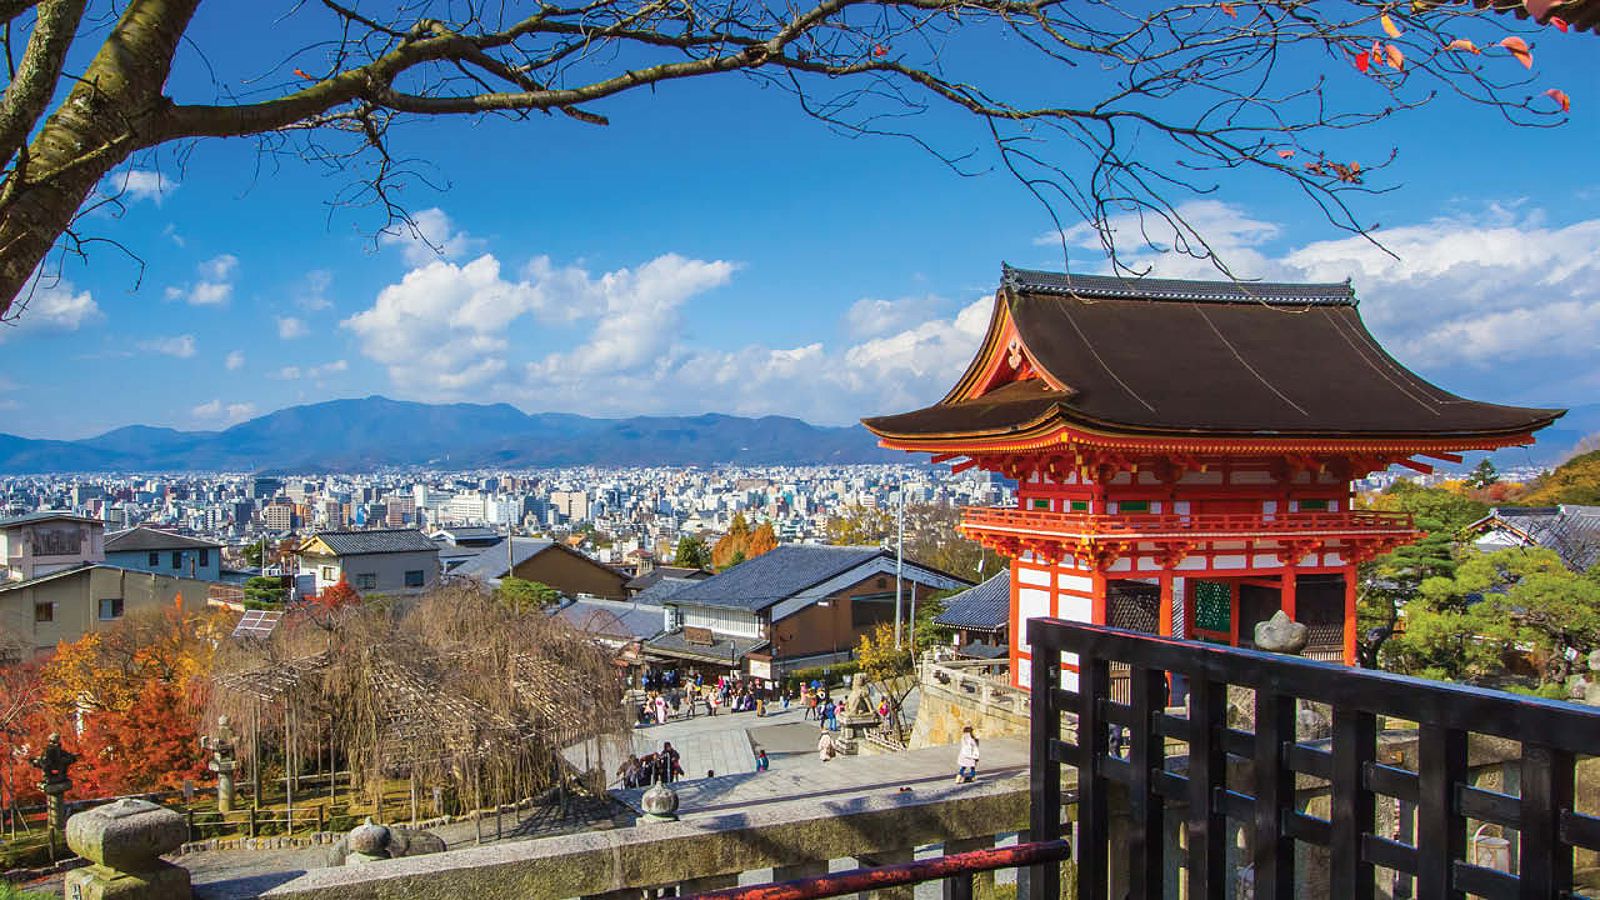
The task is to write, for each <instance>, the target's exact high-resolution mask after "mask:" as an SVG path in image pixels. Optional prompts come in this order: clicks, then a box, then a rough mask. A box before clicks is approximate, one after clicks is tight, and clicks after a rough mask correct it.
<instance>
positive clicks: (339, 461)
mask: <svg viewBox="0 0 1600 900" xmlns="http://www.w3.org/2000/svg"><path fill="white" fill-rule="evenodd" d="M909 459H910V458H909V457H908V456H907V455H906V454H903V453H891V452H890V451H887V450H883V449H881V448H879V447H878V446H877V444H876V442H875V440H874V439H873V437H872V435H871V434H869V433H868V432H867V430H866V429H864V428H862V427H860V426H852V427H825V426H818V425H812V424H809V423H807V422H802V421H801V420H799V419H793V418H787V417H784V416H763V417H761V418H747V417H742V416H727V415H720V414H715V413H713V414H708V415H700V416H635V417H632V418H626V419H598V418H590V417H588V416H581V415H573V414H569V413H534V414H529V413H524V412H522V411H521V410H519V409H517V408H516V407H514V406H511V405H510V404H506V403H494V404H477V403H449V404H430V403H414V402H410V401H404V400H390V399H389V398H387V397H377V396H373V397H365V398H362V399H352V400H330V401H327V402H324V403H311V404H306V405H303V406H291V407H288V408H286V409H281V410H278V411H277V412H273V413H268V414H266V415H263V416H258V417H256V418H254V419H250V420H249V421H246V422H241V423H239V424H237V425H234V426H232V427H231V428H227V429H224V430H222V431H179V430H176V429H172V428H153V427H150V426H147V425H129V426H127V427H125V428H118V429H115V430H113V431H108V432H106V433H105V434H102V435H99V436H98V437H92V438H85V439H83V440H75V441H59V440H48V439H36V438H24V437H18V436H16V435H11V434H4V433H0V473H4V474H39V473H50V472H173V471H236V472H237V471H259V472H270V471H301V472H304V471H345V472H352V471H368V470H371V469H376V468H382V467H391V466H392V467H405V466H428V467H432V468H441V469H469V468H480V467H499V468H522V467H533V466H562V465H589V464H593V465H616V466H644V465H680V466H681V465H712V464H717V463H742V464H748V465H803V464H810V463H841V464H842V463H867V462H890V461H898V462H904V461H909Z"/></svg>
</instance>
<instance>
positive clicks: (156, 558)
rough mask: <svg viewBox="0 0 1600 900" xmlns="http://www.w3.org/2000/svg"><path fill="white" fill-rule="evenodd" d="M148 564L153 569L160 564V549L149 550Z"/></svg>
mask: <svg viewBox="0 0 1600 900" xmlns="http://www.w3.org/2000/svg"><path fill="white" fill-rule="evenodd" d="M148 565H149V566H150V568H152V569H154V568H155V567H156V566H159V565H161V551H159V550H151V551H150V559H149V561H148Z"/></svg>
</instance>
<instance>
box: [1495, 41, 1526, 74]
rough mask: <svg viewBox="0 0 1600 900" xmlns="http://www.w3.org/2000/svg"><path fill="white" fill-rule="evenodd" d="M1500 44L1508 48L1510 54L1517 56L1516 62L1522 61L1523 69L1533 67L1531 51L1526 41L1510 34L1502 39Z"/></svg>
mask: <svg viewBox="0 0 1600 900" xmlns="http://www.w3.org/2000/svg"><path fill="white" fill-rule="evenodd" d="M1500 46H1502V47H1504V48H1506V49H1507V50H1510V51H1511V55H1512V56H1514V57H1516V58H1517V62H1519V63H1522V67H1523V68H1524V69H1531V68H1533V51H1532V50H1529V49H1528V42H1527V41H1525V40H1523V39H1522V38H1519V37H1517V36H1516V35H1512V36H1510V37H1508V38H1504V39H1502V40H1501V41H1500Z"/></svg>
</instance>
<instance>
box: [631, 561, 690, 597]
mask: <svg viewBox="0 0 1600 900" xmlns="http://www.w3.org/2000/svg"><path fill="white" fill-rule="evenodd" d="M710 577H711V573H710V572H707V571H706V570H705V569H690V568H687V567H684V566H656V567H655V568H653V569H651V570H650V571H648V572H646V573H644V574H643V575H635V576H634V577H632V578H630V579H628V583H627V584H624V585H623V587H625V588H627V589H628V590H630V591H642V590H644V589H645V588H647V587H649V586H651V585H653V584H655V583H656V582H658V581H660V580H661V579H663V578H682V579H686V580H689V581H703V580H705V579H707V578H710Z"/></svg>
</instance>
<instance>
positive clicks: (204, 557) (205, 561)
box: [200, 547, 211, 567]
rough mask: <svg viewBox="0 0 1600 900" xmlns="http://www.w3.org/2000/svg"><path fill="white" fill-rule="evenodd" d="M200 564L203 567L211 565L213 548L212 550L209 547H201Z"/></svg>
mask: <svg viewBox="0 0 1600 900" xmlns="http://www.w3.org/2000/svg"><path fill="white" fill-rule="evenodd" d="M200 565H201V566H202V567H204V566H209V565H211V550H210V548H207V547H201V548H200Z"/></svg>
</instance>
